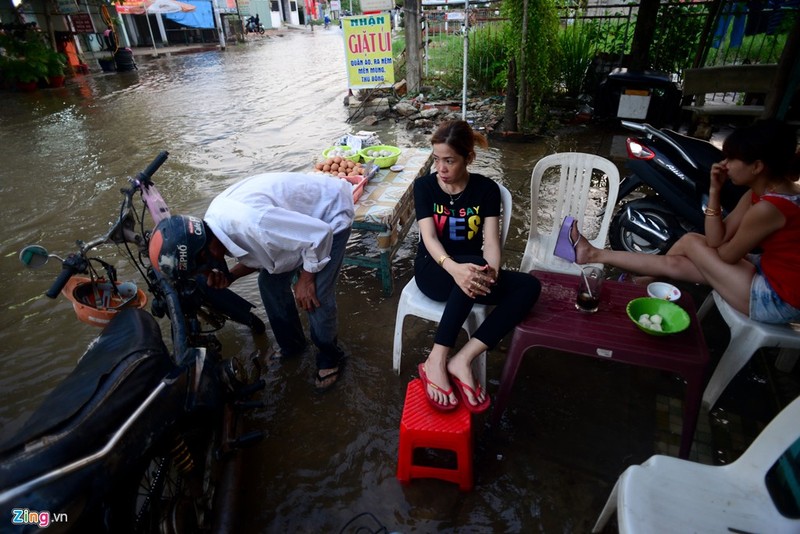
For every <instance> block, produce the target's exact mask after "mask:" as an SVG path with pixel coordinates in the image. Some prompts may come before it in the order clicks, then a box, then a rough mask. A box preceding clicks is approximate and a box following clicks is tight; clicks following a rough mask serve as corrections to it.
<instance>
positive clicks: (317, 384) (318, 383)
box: [314, 367, 342, 392]
mask: <svg viewBox="0 0 800 534" xmlns="http://www.w3.org/2000/svg"><path fill="white" fill-rule="evenodd" d="M335 369H336V370H335V371H333V372H332V373H328V374H327V375H325V376H322V375H321V374H320V371H327V369H319V370H317V376H315V377H314V387H315V388H317V391H320V392H322V391H327V390H329V389H330V388H332V387H333V386H334V385H335V384H336V383H337V382H338V381H339V374H340V373H341V372H342V369H341V368H340V367H336V368H335ZM331 378H332V379H333V382H331V383H330V384H325V385H322V384H323V383H324V382H326V381H327V380H329V379H331Z"/></svg>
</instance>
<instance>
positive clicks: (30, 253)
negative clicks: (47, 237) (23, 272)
mask: <svg viewBox="0 0 800 534" xmlns="http://www.w3.org/2000/svg"><path fill="white" fill-rule="evenodd" d="M49 259H50V254H49V253H48V252H47V249H46V248H44V247H43V246H42V245H28V246H27V247H25V248H23V249H22V250H20V251H19V261H21V262H22V263H23V264H24V265H25V267H28V268H30V269H38V268H39V267H42V266H43V265H44V264H45V263H47V260H49Z"/></svg>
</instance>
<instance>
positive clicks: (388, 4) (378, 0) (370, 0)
mask: <svg viewBox="0 0 800 534" xmlns="http://www.w3.org/2000/svg"><path fill="white" fill-rule="evenodd" d="M393 7H394V2H392V0H361V11H362V12H363V13H369V12H372V11H389V10H390V9H392V8H393Z"/></svg>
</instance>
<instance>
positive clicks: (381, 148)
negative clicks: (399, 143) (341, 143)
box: [358, 145, 401, 169]
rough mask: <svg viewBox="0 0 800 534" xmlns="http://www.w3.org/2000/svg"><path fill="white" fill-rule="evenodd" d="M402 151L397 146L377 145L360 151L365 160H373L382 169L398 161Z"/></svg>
mask: <svg viewBox="0 0 800 534" xmlns="http://www.w3.org/2000/svg"><path fill="white" fill-rule="evenodd" d="M400 152H401V151H400V149H399V148H398V147H396V146H391V145H376V146H368V147H366V148H362V149H361V150H360V151H359V152H358V153H359V154H360V155H361V158H362V159H363V160H364V161H371V162H372V163H374V164H375V165H377V166H378V167H380V168H381V169H385V168H387V167H391V166H392V165H394V164H395V163H397V158H399V157H400Z"/></svg>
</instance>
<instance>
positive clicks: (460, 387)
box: [450, 375, 492, 413]
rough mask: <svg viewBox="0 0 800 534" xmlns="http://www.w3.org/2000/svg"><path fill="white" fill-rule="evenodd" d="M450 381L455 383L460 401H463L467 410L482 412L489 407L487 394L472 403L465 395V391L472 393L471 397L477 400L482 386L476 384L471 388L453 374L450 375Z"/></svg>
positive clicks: (489, 401)
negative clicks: (480, 400) (481, 399)
mask: <svg viewBox="0 0 800 534" xmlns="http://www.w3.org/2000/svg"><path fill="white" fill-rule="evenodd" d="M450 381H451V382H452V383H453V384H454V385H455V387H456V391H457V392H458V396H459V397H460V398H461V402H462V403H464V406H466V407H467V410H469V411H470V412H472V413H483V412H485V411H486V410H488V409H489V405H490V404H491V403H492V401H491V399H489V395H488V394H487V395H486V398H484V399H483V402H481V403H480V404H472V403H471V402H470V401H469V397H467V392H469V393H470V394H471V395H472V398H473V399H476V400H477V399H478V397H479V396H480V394H481V391H482V390H483V386H481V385H480V384H478V385H477V387H475V389H472V388H471V387H469V386H468V385H467V384H465V383H464V382H462V381H461V380H459V379H458V378H456V377H455V376H453V375H450Z"/></svg>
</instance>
